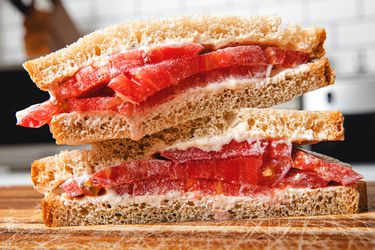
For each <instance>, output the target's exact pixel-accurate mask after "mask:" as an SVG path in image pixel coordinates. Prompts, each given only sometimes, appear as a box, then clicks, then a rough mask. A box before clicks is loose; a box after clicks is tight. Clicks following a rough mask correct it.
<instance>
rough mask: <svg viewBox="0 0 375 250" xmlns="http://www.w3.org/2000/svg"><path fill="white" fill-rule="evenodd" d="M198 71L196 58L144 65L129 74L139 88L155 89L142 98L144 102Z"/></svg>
mask: <svg viewBox="0 0 375 250" xmlns="http://www.w3.org/2000/svg"><path fill="white" fill-rule="evenodd" d="M200 71H201V69H200V67H199V62H198V57H193V58H190V59H175V60H168V61H164V62H161V63H158V64H152V65H146V66H144V67H140V68H136V69H133V70H131V71H130V74H131V75H132V78H133V79H134V80H135V81H137V82H139V83H140V84H141V86H145V87H147V86H152V87H153V88H154V89H155V90H154V91H153V93H150V94H148V95H145V96H144V98H143V100H145V99H147V97H149V96H151V95H152V94H154V93H155V92H157V91H159V90H161V89H164V88H166V87H169V86H172V85H176V84H177V83H179V82H180V81H182V80H183V79H186V78H188V77H189V76H191V75H193V74H196V73H199V72H200Z"/></svg>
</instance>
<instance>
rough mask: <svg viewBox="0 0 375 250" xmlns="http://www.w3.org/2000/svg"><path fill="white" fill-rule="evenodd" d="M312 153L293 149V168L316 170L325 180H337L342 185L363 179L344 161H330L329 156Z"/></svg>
mask: <svg viewBox="0 0 375 250" xmlns="http://www.w3.org/2000/svg"><path fill="white" fill-rule="evenodd" d="M312 154H313V153H307V152H306V151H304V150H301V149H298V148H295V149H293V154H292V158H293V168H296V169H301V170H307V171H312V172H315V173H317V174H318V175H319V177H320V178H322V179H323V180H325V181H328V182H329V181H335V182H338V183H340V184H342V185H350V184H352V183H354V182H356V181H359V180H361V179H363V176H362V175H360V174H358V173H356V172H355V171H354V170H352V169H351V168H349V167H345V166H343V164H342V163H341V164H340V163H338V162H334V161H328V159H327V158H322V157H324V156H322V155H319V154H316V153H314V155H312Z"/></svg>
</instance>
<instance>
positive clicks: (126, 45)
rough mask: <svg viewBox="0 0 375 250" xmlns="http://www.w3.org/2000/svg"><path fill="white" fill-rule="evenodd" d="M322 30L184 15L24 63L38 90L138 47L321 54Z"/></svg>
mask: <svg viewBox="0 0 375 250" xmlns="http://www.w3.org/2000/svg"><path fill="white" fill-rule="evenodd" d="M325 38H326V33H325V30H324V29H322V28H301V27H300V26H296V25H293V24H290V25H288V26H286V28H284V29H282V27H281V19H280V18H279V17H276V16H255V17H235V16H229V17H218V16H192V17H187V16H182V17H174V18H165V19H151V20H140V21H132V22H128V23H124V24H120V25H114V26H111V27H108V28H105V29H101V30H97V31H95V32H93V33H91V34H88V35H86V36H84V37H82V38H81V39H79V40H78V41H77V42H75V43H73V44H71V45H69V46H67V47H66V48H63V49H61V50H58V51H56V52H54V53H51V54H49V55H46V56H44V57H40V58H37V59H34V60H30V61H27V62H25V63H24V64H23V66H24V68H25V69H26V70H27V71H28V72H29V74H30V77H31V79H32V80H33V81H34V82H35V83H36V85H37V86H38V87H39V88H40V89H42V90H50V89H52V88H54V87H55V86H56V85H57V84H58V83H60V82H62V81H63V80H64V79H66V78H67V77H69V76H72V75H73V74H74V73H75V72H77V71H78V70H79V69H80V68H82V67H84V66H87V65H89V64H90V62H91V61H92V60H97V59H99V58H100V57H104V56H108V55H113V54H116V53H118V52H120V51H124V50H130V49H135V48H138V47H141V46H152V45H158V44H163V43H180V42H196V43H201V44H205V45H213V46H216V47H220V46H223V45H225V44H228V43H240V44H264V45H270V46H280V47H284V48H288V49H296V50H302V51H307V52H310V53H311V56H312V58H320V57H322V56H323V55H324V54H325V51H324V48H323V43H324V41H325Z"/></svg>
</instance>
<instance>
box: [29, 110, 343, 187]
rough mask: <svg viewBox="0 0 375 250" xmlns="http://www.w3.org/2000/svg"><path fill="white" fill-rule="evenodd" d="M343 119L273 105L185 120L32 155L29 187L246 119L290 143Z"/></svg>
mask: <svg viewBox="0 0 375 250" xmlns="http://www.w3.org/2000/svg"><path fill="white" fill-rule="evenodd" d="M343 121H344V118H343V116H342V114H341V113H340V112H313V111H295V110H277V109H251V108H249V109H241V110H239V111H238V112H237V111H228V112H222V113H220V114H218V115H216V116H208V117H203V118H199V119H196V120H192V121H188V122H186V123H183V124H179V125H178V126H175V127H171V128H168V129H165V130H163V131H161V132H158V133H156V134H153V135H147V136H145V137H144V138H142V139H141V140H140V141H132V140H130V139H123V140H112V141H104V142H101V143H96V144H94V145H93V148H92V149H91V150H73V151H63V152H61V153H60V154H57V155H55V156H50V157H46V158H43V159H40V160H36V161H34V162H33V164H32V169H31V175H32V180H33V183H34V186H35V188H36V189H37V190H38V191H39V192H42V193H48V192H51V191H52V190H53V189H54V188H56V187H58V186H59V185H60V184H61V183H62V182H64V181H65V180H67V179H68V178H71V177H78V176H82V175H90V174H92V173H94V172H96V171H98V170H99V169H101V168H104V167H108V166H112V165H116V164H119V163H121V162H123V161H126V160H130V159H140V158H147V157H149V156H150V155H152V154H154V153H155V152H157V151H160V150H162V149H163V148H165V147H168V146H171V145H173V144H176V143H181V142H186V141H189V140H191V139H192V138H194V139H199V138H210V137H213V136H223V135H225V134H228V133H231V132H232V131H236V133H239V131H238V130H237V128H238V127H239V126H240V125H241V124H246V125H247V128H245V129H246V131H241V133H246V135H248V136H249V138H254V139H256V138H259V139H261V138H274V139H289V140H291V141H292V142H294V143H313V142H317V141H335V140H336V141H337V140H343V139H344V128H343Z"/></svg>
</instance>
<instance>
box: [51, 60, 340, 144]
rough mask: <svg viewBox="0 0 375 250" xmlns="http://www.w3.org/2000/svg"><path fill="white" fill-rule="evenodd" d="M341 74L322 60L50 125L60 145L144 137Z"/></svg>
mask: <svg viewBox="0 0 375 250" xmlns="http://www.w3.org/2000/svg"><path fill="white" fill-rule="evenodd" d="M334 78H335V74H334V72H333V71H332V69H331V67H330V65H329V62H328V59H327V58H322V59H319V60H317V61H314V62H312V63H308V64H306V65H302V66H300V67H298V68H295V69H290V70H286V71H284V72H282V73H280V74H278V75H276V76H274V77H271V78H268V79H265V80H262V81H259V82H256V83H254V82H253V81H250V80H249V82H247V83H246V82H242V84H241V87H240V88H235V89H232V88H224V89H219V90H217V89H214V90H211V91H209V92H204V91H202V90H200V89H195V90H192V91H188V92H186V93H184V94H181V95H179V96H177V97H176V98H174V99H172V100H171V101H168V102H166V103H164V104H162V105H160V106H158V107H156V108H153V109H150V110H148V111H144V112H142V113H140V114H139V115H137V116H133V117H128V116H125V115H121V114H118V113H111V112H73V113H67V114H60V115H57V116H54V118H53V119H52V122H51V124H50V129H51V132H52V133H53V136H54V138H55V139H56V142H57V144H67V145H79V144H88V143H93V142H97V141H104V140H110V139H121V138H130V139H133V140H139V139H140V138H142V137H143V136H145V135H147V134H154V133H156V132H158V131H161V130H163V129H165V128H169V127H173V126H176V125H178V124H180V123H183V122H186V121H188V120H193V119H196V118H199V117H204V116H212V115H220V113H222V112H226V111H234V110H238V109H240V108H252V107H254V108H267V107H270V106H273V105H276V104H279V103H283V102H286V101H289V100H292V99H293V98H295V97H298V96H300V95H302V94H303V93H306V92H308V91H312V90H315V89H318V88H321V87H324V86H327V85H330V84H333V82H334Z"/></svg>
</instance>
